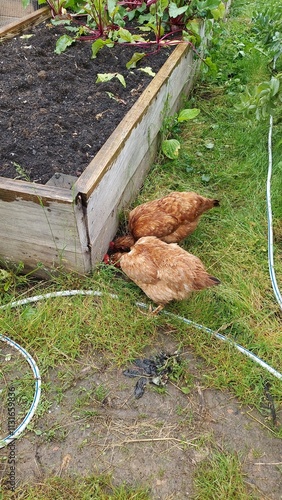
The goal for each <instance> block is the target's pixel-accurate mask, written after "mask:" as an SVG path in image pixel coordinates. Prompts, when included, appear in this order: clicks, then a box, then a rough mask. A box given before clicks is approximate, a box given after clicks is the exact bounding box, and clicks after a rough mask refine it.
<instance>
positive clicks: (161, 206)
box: [112, 191, 219, 252]
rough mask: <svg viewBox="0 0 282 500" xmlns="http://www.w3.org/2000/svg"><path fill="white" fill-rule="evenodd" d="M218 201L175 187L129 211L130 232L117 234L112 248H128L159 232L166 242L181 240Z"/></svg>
mask: <svg viewBox="0 0 282 500" xmlns="http://www.w3.org/2000/svg"><path fill="white" fill-rule="evenodd" d="M218 205H219V201H218V200H214V199H211V198H205V197H204V196H201V195H199V194H197V193H194V192H192V191H190V192H178V191H173V192H172V193H170V194H168V195H167V196H164V197H163V198H160V199H158V200H153V201H148V202H147V203H143V204H142V205H139V206H137V207H136V208H134V209H133V210H132V211H131V212H130V213H129V218H128V230H129V235H126V236H121V237H119V238H117V239H116V240H115V241H114V242H113V245H112V251H113V252H115V251H117V250H123V251H128V250H129V248H130V247H131V246H132V245H133V244H134V242H135V241H137V240H138V239H139V238H142V237H143V236H156V237H157V238H159V239H160V240H162V241H165V242H166V243H179V242H180V241H181V240H182V239H184V238H186V236H188V235H189V234H191V233H192V232H193V231H194V230H195V229H196V227H197V225H198V222H199V219H200V217H201V215H202V214H203V213H204V212H206V211H207V210H210V209H211V208H213V207H216V206H218Z"/></svg>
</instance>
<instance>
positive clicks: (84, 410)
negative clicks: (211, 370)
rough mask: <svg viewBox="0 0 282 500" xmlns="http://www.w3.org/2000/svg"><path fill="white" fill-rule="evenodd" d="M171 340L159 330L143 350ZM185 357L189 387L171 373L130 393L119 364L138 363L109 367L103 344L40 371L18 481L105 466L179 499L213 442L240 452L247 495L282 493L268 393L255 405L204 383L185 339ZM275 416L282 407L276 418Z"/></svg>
mask: <svg viewBox="0 0 282 500" xmlns="http://www.w3.org/2000/svg"><path fill="white" fill-rule="evenodd" d="M177 348H178V346H177V344H176V343H175V341H174V340H173V338H172V336H171V334H170V333H169V332H167V333H164V332H163V331H162V332H160V333H159V338H156V345H155V347H154V348H153V349H152V348H151V349H150V352H148V351H147V352H146V351H145V352H144V353H143V354H144V357H148V356H149V357H151V356H152V355H156V354H159V353H160V352H161V351H163V352H166V353H173V352H175V350H176V349H177ZM4 354H5V353H4ZM6 359H8V358H6ZM181 359H182V360H185V362H186V363H188V366H189V373H190V377H191V380H190V391H189V390H188V394H184V393H183V392H182V391H181V390H180V389H179V388H177V387H176V385H174V384H173V383H170V382H168V384H167V386H166V391H165V393H159V392H157V391H156V386H153V385H150V384H148V385H147V386H146V388H145V392H144V395H143V396H142V397H141V398H139V399H136V398H135V396H134V387H135V384H136V378H128V377H126V376H124V374H123V371H124V369H125V368H126V369H128V368H134V366H132V365H129V366H125V367H123V368H120V369H118V368H115V367H114V366H113V365H112V364H111V362H110V360H108V359H107V357H106V356H105V354H103V353H100V354H99V353H92V354H90V353H89V354H88V355H85V356H84V357H82V358H81V359H79V360H78V361H77V362H76V363H75V364H68V365H66V364H65V365H63V366H58V367H57V368H56V369H52V370H50V371H49V372H48V374H47V373H45V374H44V376H43V383H44V384H43V392H42V398H41V403H40V405H39V408H38V410H37V412H36V414H35V417H34V418H33V420H32V421H31V424H30V426H29V431H28V432H25V433H24V434H22V436H21V437H20V439H19V440H17V442H16V445H15V446H16V481H17V485H21V486H23V485H24V484H27V483H42V481H43V480H44V479H45V478H46V477H48V476H50V475H52V476H61V477H62V478H64V477H69V476H76V475H86V476H89V475H92V474H94V475H95V474H100V473H105V474H111V475H112V478H113V484H114V485H120V484H122V483H127V484H128V485H131V486H132V487H136V486H143V487H147V488H148V490H149V492H150V498H151V499H152V500H172V499H174V498H177V499H179V500H182V499H186V498H187V499H188V498H193V495H194V493H195V488H194V484H193V482H194V475H195V471H196V470H197V468H198V467H199V466H200V465H201V464H202V463H203V462H204V461H208V460H209V459H210V458H212V456H213V453H214V452H219V453H235V454H237V456H238V457H239V459H240V461H241V463H242V472H243V474H244V478H245V482H246V485H247V490H248V491H249V494H250V498H254V499H259V500H281V491H282V480H281V466H282V463H281V440H279V439H278V438H276V437H275V434H274V432H273V429H274V428H275V426H274V427H273V422H272V420H271V415H270V412H269V410H267V399H266V400H265V410H263V413H264V414H263V413H262V414H260V413H258V412H257V411H255V410H254V409H251V408H249V407H246V406H243V405H241V404H240V402H239V401H238V400H237V399H236V398H235V397H234V396H232V394H230V393H228V392H227V391H220V390H213V389H208V388H205V387H204V385H203V380H204V379H203V376H204V374H205V364H204V363H203V361H202V360H200V359H198V358H196V357H195V355H194V354H193V352H192V351H191V349H189V348H185V349H184V350H182V352H181ZM23 364H24V361H23ZM135 368H136V367H135ZM33 384H34V382H33ZM188 386H189V384H188ZM99 388H100V389H101V388H103V391H104V392H103V393H100V397H98V395H99ZM31 392H32V391H31ZM101 396H102V397H101ZM44 408H45V410H44ZM42 410H43V411H42ZM23 415H24V412H23V413H22V417H23ZM281 418H282V415H281V412H280V414H277V425H278V424H279V422H280V424H281ZM8 454H9V451H8V448H3V449H1V450H0V465H2V470H1V469H0V478H1V476H2V481H4V483H5V481H6V480H7V477H8V473H9V465H8V460H7V459H8ZM0 484H1V481H0ZM234 494H235V493H234ZM252 495H254V496H252ZM211 498H223V497H222V496H218V497H217V496H216V497H214V496H213V497H211ZM228 498H230V499H231V498H233V496H229V497H228ZM234 498H238V499H239V496H237V495H235V496H234Z"/></svg>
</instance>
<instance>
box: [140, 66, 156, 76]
mask: <svg viewBox="0 0 282 500" xmlns="http://www.w3.org/2000/svg"><path fill="white" fill-rule="evenodd" d="M138 71H143V72H144V73H147V75H149V76H152V77H154V76H155V75H156V73H155V72H154V71H153V70H152V68H150V67H149V66H146V68H139V69H138Z"/></svg>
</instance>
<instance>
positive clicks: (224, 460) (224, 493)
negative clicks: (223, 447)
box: [193, 451, 257, 500]
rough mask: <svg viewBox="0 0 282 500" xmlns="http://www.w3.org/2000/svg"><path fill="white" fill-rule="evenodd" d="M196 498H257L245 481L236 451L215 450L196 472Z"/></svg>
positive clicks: (211, 499)
mask: <svg viewBox="0 0 282 500" xmlns="http://www.w3.org/2000/svg"><path fill="white" fill-rule="evenodd" d="M195 489H196V494H195V496H194V497H193V498H194V500H250V499H252V498H253V499H255V498H257V497H256V496H253V494H252V493H250V492H249V491H248V490H247V488H246V484H245V482H244V474H243V472H242V464H241V461H240V458H239V457H238V455H237V454H235V453H228V452H222V451H215V452H214V453H213V454H212V455H211V457H209V458H207V459H205V460H203V461H202V462H201V464H200V465H199V466H198V468H197V471H196V474H195Z"/></svg>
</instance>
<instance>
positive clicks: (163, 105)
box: [0, 9, 199, 273]
mask: <svg viewBox="0 0 282 500" xmlns="http://www.w3.org/2000/svg"><path fill="white" fill-rule="evenodd" d="M42 17H46V9H41V10H40V11H37V12H36V13H35V14H32V15H31V16H27V17H26V18H25V20H24V21H21V22H20V29H23V28H25V27H27V26H29V23H35V22H37V21H38V20H40V21H41V20H42ZM18 29H19V27H17V26H16V25H15V26H11V25H10V27H8V29H6V33H5V32H4V30H2V33H1V32H0V38H3V37H6V36H10V35H11V34H14V33H15V32H17V31H18ZM198 67H199V60H195V59H194V57H193V52H192V51H191V50H190V49H189V47H188V46H187V45H186V44H184V43H183V44H180V45H178V46H177V47H176V48H175V49H174V50H173V52H172V54H171V55H170V56H169V57H168V59H167V60H166V62H165V63H164V64H163V66H162V67H161V69H160V70H159V71H158V73H157V74H156V76H155V77H154V78H153V80H152V81H151V82H150V83H149V85H148V86H147V87H146V89H145V90H144V91H143V93H142V94H141V95H140V97H139V98H138V100H137V101H136V102H135V103H134V104H133V106H132V107H131V109H130V110H129V111H128V112H127V114H126V115H125V117H124V118H123V119H122V121H121V122H120V123H119V124H118V125H117V126H116V128H115V130H114V131H113V133H112V134H111V135H110V136H109V138H108V139H107V141H106V142H105V144H104V145H103V146H102V147H101V148H100V150H99V151H98V152H97V154H96V155H95V156H94V158H93V159H92V160H91V161H90V163H89V164H88V165H87V166H86V168H85V170H84V171H83V172H82V173H81V175H80V177H78V178H75V177H73V176H72V177H70V178H69V177H67V182H66V178H65V177H64V176H63V175H59V174H60V172H59V174H58V176H57V179H56V178H55V179H53V180H50V181H48V183H47V184H45V185H43V184H39V183H36V182H27V181H23V180H18V179H16V180H15V179H8V178H6V177H1V178H0V257H1V259H2V260H3V261H11V262H23V263H24V265H25V268H26V269H27V270H29V269H34V268H36V267H37V265H38V263H39V262H41V263H42V264H43V266H44V268H45V269H46V270H50V269H53V268H56V267H58V266H63V267H64V268H65V269H68V270H75V271H78V272H80V273H85V272H88V271H90V270H91V269H92V268H93V267H94V266H95V264H96V263H97V262H99V261H100V260H101V259H102V257H103V255H104V253H105V251H106V250H107V247H108V243H109V241H110V240H111V239H112V238H113V236H114V234H115V233H116V230H117V227H118V214H119V212H120V210H121V209H122V208H123V207H124V206H125V205H126V204H128V203H129V202H130V201H131V200H133V199H134V197H135V196H136V194H137V192H138V190H139V189H140V186H141V184H142V182H143V180H144V177H145V175H146V173H147V171H148V169H149V168H150V166H151V164H152V162H153V159H154V157H155V154H156V151H157V148H158V139H159V131H160V128H161V125H162V122H163V119H164V117H165V116H167V115H168V114H172V113H174V112H175V111H177V109H179V107H180V106H181V102H182V100H183V96H187V95H188V93H189V90H190V89H191V87H192V86H193V83H194V80H195V75H196V72H197V68H198ZM39 107H40V105H39ZM86 126H87V127H89V129H90V130H91V127H93V124H92V123H87V124H86ZM27 141H28V139H27ZM90 147H91V144H90ZM19 164H20V161H19ZM61 181H63V182H62V183H61V185H60V182H61ZM68 183H69V185H68ZM54 184H55V185H54ZM40 272H42V269H41V271H40Z"/></svg>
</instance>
